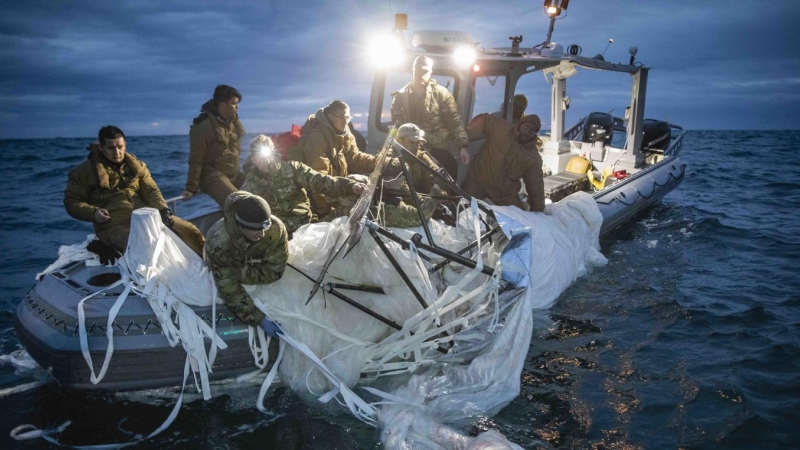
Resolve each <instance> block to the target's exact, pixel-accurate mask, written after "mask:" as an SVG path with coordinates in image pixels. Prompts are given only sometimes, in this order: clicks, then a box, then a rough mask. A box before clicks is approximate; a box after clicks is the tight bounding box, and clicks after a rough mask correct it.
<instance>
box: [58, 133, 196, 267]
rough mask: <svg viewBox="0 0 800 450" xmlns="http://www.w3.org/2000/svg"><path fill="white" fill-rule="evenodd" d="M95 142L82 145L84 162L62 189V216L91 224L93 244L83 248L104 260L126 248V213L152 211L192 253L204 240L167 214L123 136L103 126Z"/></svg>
mask: <svg viewBox="0 0 800 450" xmlns="http://www.w3.org/2000/svg"><path fill="white" fill-rule="evenodd" d="M97 139H98V141H99V143H93V144H92V145H90V146H89V147H88V150H89V157H88V160H86V161H84V162H82V163H81V164H79V165H77V166H76V167H75V168H73V169H72V170H71V171H70V172H69V177H68V181H67V189H66V190H65V191H64V207H65V208H66V210H67V213H68V214H69V215H70V216H72V217H74V218H76V219H78V220H83V221H86V222H92V223H93V224H94V232H95V234H96V235H97V238H98V239H99V241H95V242H92V243H90V244H89V247H88V248H89V250H90V251H94V252H95V253H97V254H98V255H100V256H101V260H103V262H104V263H105V262H109V261H110V260H113V259H116V257H118V256H120V255H121V254H122V253H123V252H124V251H125V249H126V247H127V246H128V235H129V234H130V232H131V213H132V212H133V210H134V209H139V208H144V207H150V208H155V209H158V210H159V212H160V213H161V221H162V222H163V223H164V225H166V226H167V227H169V228H170V229H172V231H174V232H175V233H176V234H177V235H178V236H179V237H180V238H181V239H183V241H184V242H185V243H186V244H187V245H188V246H189V247H190V248H191V249H192V250H194V252H195V253H197V254H198V255H202V254H203V243H204V242H205V239H204V238H203V234H202V233H200V230H198V229H197V227H195V226H194V225H192V224H191V223H189V222H187V221H185V220H182V219H181V218H179V217H178V216H173V215H172V212H171V211H170V209H169V208H168V207H167V202H165V201H164V197H163V196H162V195H161V191H160V190H159V189H158V186H157V185H156V182H155V180H153V177H152V176H151V175H150V171H149V170H148V169H147V165H146V164H145V163H144V162H142V161H140V160H139V159H137V158H136V157H135V156H134V155H132V154H130V153H128V152H127V145H126V143H125V134H124V133H123V132H122V130H120V129H119V128H117V127H115V126H113V125H109V126H105V127H103V128H101V129H100V131H99V132H98V133H97Z"/></svg>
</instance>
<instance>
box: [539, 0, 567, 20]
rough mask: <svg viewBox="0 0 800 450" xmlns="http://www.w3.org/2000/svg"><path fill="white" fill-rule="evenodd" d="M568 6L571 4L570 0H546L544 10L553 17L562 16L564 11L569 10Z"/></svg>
mask: <svg viewBox="0 0 800 450" xmlns="http://www.w3.org/2000/svg"><path fill="white" fill-rule="evenodd" d="M567 6H569V0H544V12H545V13H546V14H547V15H548V16H550V18H551V19H555V18H556V17H558V16H560V15H561V12H562V11H566V10H567Z"/></svg>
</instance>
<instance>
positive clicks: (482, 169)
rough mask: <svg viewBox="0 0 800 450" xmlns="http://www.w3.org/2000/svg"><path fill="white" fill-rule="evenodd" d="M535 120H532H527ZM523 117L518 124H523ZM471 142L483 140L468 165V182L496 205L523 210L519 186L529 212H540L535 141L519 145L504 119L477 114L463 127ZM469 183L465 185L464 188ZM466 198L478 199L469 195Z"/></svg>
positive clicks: (513, 129)
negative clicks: (511, 206)
mask: <svg viewBox="0 0 800 450" xmlns="http://www.w3.org/2000/svg"><path fill="white" fill-rule="evenodd" d="M527 117H531V118H532V117H536V116H527ZM527 117H525V118H522V119H521V120H520V122H519V123H524V122H525V121H526V120H528V119H527ZM467 134H468V135H469V139H470V140H471V141H475V140H479V139H486V142H484V144H483V147H481V150H480V152H479V153H478V154H477V155H476V156H475V158H474V159H473V160H472V162H471V164H470V165H469V177H470V178H471V179H472V180H470V181H475V182H477V184H478V185H479V186H480V187H481V188H482V189H483V190H484V191H485V193H486V194H487V196H488V197H489V199H490V200H491V201H492V202H494V203H495V204H497V205H513V206H517V207H519V208H521V209H525V208H524V205H523V204H522V201H521V200H520V198H519V192H520V190H521V189H522V183H521V182H520V180H523V181H524V182H525V190H526V192H527V194H528V204H529V206H530V210H531V211H544V178H543V176H542V157H541V156H540V155H539V151H538V148H537V147H536V140H534V141H533V142H531V143H529V144H525V145H523V144H520V143H519V141H518V140H517V132H516V127H512V126H511V125H509V124H508V123H507V122H506V121H505V120H504V119H502V118H497V117H493V116H491V115H489V114H481V115H479V116H477V117H475V118H474V119H473V120H472V122H471V123H470V124H469V127H467ZM468 185H469V183H465V186H468ZM467 193H468V194H470V195H473V196H478V197H480V195H476V194H475V193H473V192H469V191H468V192H467Z"/></svg>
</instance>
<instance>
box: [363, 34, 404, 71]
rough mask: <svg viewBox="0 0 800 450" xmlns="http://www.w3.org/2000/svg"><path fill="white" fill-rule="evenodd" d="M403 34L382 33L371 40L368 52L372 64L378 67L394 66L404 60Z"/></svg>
mask: <svg viewBox="0 0 800 450" xmlns="http://www.w3.org/2000/svg"><path fill="white" fill-rule="evenodd" d="M399 36H401V35H398V34H395V35H381V36H378V37H375V38H373V39H372V40H370V45H369V50H368V54H369V57H370V60H371V61H372V64H374V65H375V66H377V67H381V68H386V67H394V66H397V65H399V64H400V63H402V61H403V43H402V41H401V40H400V39H401V38H398V37H399Z"/></svg>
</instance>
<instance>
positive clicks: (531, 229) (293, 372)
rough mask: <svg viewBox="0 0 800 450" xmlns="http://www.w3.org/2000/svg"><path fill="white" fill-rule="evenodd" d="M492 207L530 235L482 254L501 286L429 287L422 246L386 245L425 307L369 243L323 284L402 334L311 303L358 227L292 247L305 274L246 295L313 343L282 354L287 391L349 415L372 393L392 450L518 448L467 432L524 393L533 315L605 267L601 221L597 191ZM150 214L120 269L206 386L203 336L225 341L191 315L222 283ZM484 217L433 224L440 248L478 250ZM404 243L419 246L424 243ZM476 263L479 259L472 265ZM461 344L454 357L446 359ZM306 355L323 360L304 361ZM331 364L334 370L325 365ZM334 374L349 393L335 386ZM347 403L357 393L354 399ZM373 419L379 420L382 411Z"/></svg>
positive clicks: (308, 232)
mask: <svg viewBox="0 0 800 450" xmlns="http://www.w3.org/2000/svg"><path fill="white" fill-rule="evenodd" d="M493 209H494V211H495V213H496V216H497V220H498V222H500V223H501V224H502V228H503V232H504V233H505V235H506V237H507V238H508V237H513V236H518V239H517V241H515V242H516V243H515V246H516V248H515V249H514V250H513V251H512V252H511V253H509V252H506V253H504V254H501V253H500V252H501V251H502V250H503V249H502V246H501V247H497V245H496V244H497V243H498V242H503V241H504V240H503V239H500V237H499V236H495V237H494V238H493V240H492V241H493V242H494V243H495V245H490V244H488V243H486V242H481V245H480V247H479V248H480V252H479V254H480V256H479V261H480V263H481V264H485V265H486V266H488V267H495V268H498V270H499V271H498V272H497V273H496V276H494V277H490V276H488V275H485V274H483V273H480V266H479V268H478V269H470V268H466V267H460V266H458V265H456V264H453V263H451V264H450V265H448V266H447V268H446V269H445V270H444V271H443V273H442V274H441V275H439V274H437V275H434V276H430V275H429V274H428V272H427V270H426V264H427V265H428V266H430V264H429V263H423V262H422V260H421V259H420V257H419V256H418V255H417V253H416V252H415V249H414V248H413V247H412V248H411V249H409V250H403V249H402V248H401V247H400V246H399V245H398V244H396V243H394V242H391V241H389V240H388V239H385V238H384V242H385V243H386V246H387V247H388V248H389V249H390V251H391V253H392V255H393V256H394V257H395V258H396V260H397V262H398V264H399V265H400V266H401V267H402V268H403V270H404V272H405V273H406V274H407V275H408V277H409V279H410V280H411V281H412V283H413V285H414V286H415V288H416V289H417V290H418V291H419V292H420V294H421V296H422V298H423V300H424V301H425V303H426V304H427V305H428V307H427V308H425V309H423V307H422V306H421V305H420V303H419V302H418V300H417V299H416V298H415V296H414V295H412V293H411V291H410V289H409V288H408V286H406V284H405V283H404V282H403V280H402V279H401V277H400V275H399V274H398V273H397V271H396V270H395V269H394V268H393V267H392V266H391V264H390V263H389V261H388V259H387V258H386V256H385V255H384V254H383V253H382V252H381V251H380V249H379V247H378V245H377V244H376V243H375V241H374V240H373V238H372V237H371V236H370V235H369V233H366V232H365V233H364V235H363V237H362V239H361V242H360V243H359V244H358V245H357V246H356V247H355V248H353V250H352V251H351V252H350V254H349V255H347V257H346V258H344V259H341V258H338V259H336V260H335V261H334V263H333V264H332V265H331V266H330V268H329V271H328V273H327V275H326V277H325V279H324V281H323V283H328V282H337V283H346V284H351V285H367V286H376V287H380V288H382V289H383V291H384V292H385V295H382V294H374V293H367V292H359V291H353V290H339V292H341V293H343V294H345V295H347V296H348V297H350V298H352V299H353V300H355V301H357V302H358V303H360V304H362V305H364V306H366V307H367V308H370V309H371V310H373V311H375V312H376V313H378V314H380V315H382V316H384V317H386V318H388V319H389V320H391V321H393V322H395V323H397V324H399V325H400V326H401V327H402V330H401V331H399V332H398V331H396V330H395V329H394V328H392V327H390V326H388V325H386V324H384V323H382V322H380V321H378V320H376V319H374V318H372V317H370V316H368V315H366V314H365V313H363V312H361V311H358V310H356V309H355V308H353V307H352V306H350V305H348V304H346V303H344V302H343V301H341V300H340V299H338V298H334V296H333V295H332V294H331V293H330V292H328V293H326V292H325V289H321V290H320V291H319V292H317V294H316V295H315V296H314V297H313V298H312V299H311V300H310V302H309V303H308V304H306V299H307V298H308V295H309V293H310V291H311V288H312V286H313V284H312V282H311V281H310V280H309V279H308V278H307V277H306V276H305V275H307V276H309V277H311V278H312V279H315V278H316V277H317V275H318V274H319V273H320V270H321V268H322V266H323V264H324V262H325V259H326V257H327V254H328V252H329V251H330V250H331V248H332V247H333V246H334V245H335V242H336V241H337V239H338V238H339V233H342V232H343V230H344V229H345V223H346V222H345V221H344V219H339V220H337V221H334V222H332V223H319V224H311V225H307V226H304V227H302V228H301V229H300V230H298V231H297V232H296V233H295V234H294V238H293V239H292V241H291V242H290V259H289V263H290V264H291V265H293V266H294V267H296V268H297V269H298V270H299V271H302V272H303V273H304V274H305V275H303V274H301V273H299V272H298V270H295V269H293V268H290V267H287V268H286V271H285V273H284V276H283V277H282V278H281V279H280V280H279V281H277V282H275V283H272V284H269V285H259V286H246V289H247V291H248V292H249V293H250V294H251V296H252V297H253V298H254V299H255V300H256V301H257V304H258V305H259V306H260V307H261V308H262V309H263V310H264V311H265V312H266V313H267V314H268V315H269V316H270V317H271V318H272V319H274V320H276V321H278V322H279V323H280V324H281V327H282V329H283V330H284V332H285V333H286V335H287V337H286V339H284V341H285V342H291V343H294V344H298V343H301V344H302V345H293V346H286V345H282V347H283V349H282V353H284V355H283V358H282V361H281V363H280V366H279V371H280V377H281V380H282V381H283V382H284V383H286V384H288V385H289V386H290V387H291V388H292V389H294V390H296V391H297V392H300V393H306V394H309V395H313V396H316V397H318V398H319V399H320V400H321V401H329V400H331V399H333V398H336V396H337V395H341V396H342V397H344V401H345V402H347V403H348V406H349V405H350V404H352V397H349V398H347V396H345V395H344V394H345V393H343V392H341V389H336V388H335V386H334V385H341V386H346V387H348V388H349V387H354V386H356V385H360V386H366V387H365V390H364V391H360V392H361V393H362V395H364V396H366V397H368V398H369V399H370V400H372V401H376V400H377V403H375V406H378V404H380V407H379V408H378V409H377V412H376V413H375V415H376V417H374V418H373V419H374V420H371V421H370V422H371V423H377V424H378V425H379V426H380V428H381V429H382V434H381V436H382V440H383V442H384V444H385V445H386V446H387V448H442V449H445V448H448V449H449V448H518V447H517V446H516V445H514V444H512V443H509V442H508V441H507V440H506V439H505V438H504V437H502V436H501V435H500V434H499V433H496V432H487V433H483V434H481V435H480V436H478V437H476V438H469V437H467V436H466V435H464V434H463V433H461V432H460V431H458V429H457V428H456V427H455V425H454V424H458V423H462V424H463V423H464V422H463V421H464V419H470V418H474V417H476V416H478V415H491V414H494V413H496V412H497V411H498V410H499V409H501V408H502V407H503V406H505V405H506V404H508V402H510V401H511V400H513V399H514V398H515V397H516V396H517V395H518V394H519V388H520V386H519V384H520V373H521V370H522V365H523V363H524V360H525V356H526V354H527V350H528V347H529V345H530V339H531V333H532V320H531V315H532V311H533V310H534V309H542V308H548V307H549V306H551V305H552V304H553V302H554V301H555V300H556V298H557V297H558V296H559V295H560V293H561V292H563V290H564V289H566V288H567V287H568V286H569V285H570V284H571V283H572V282H573V281H574V280H575V279H576V278H577V277H578V276H581V275H582V274H584V273H585V272H586V270H587V269H588V268H589V267H591V266H594V265H601V264H604V263H605V262H606V260H605V258H604V257H603V256H602V255H601V254H600V253H599V251H598V250H599V243H598V236H599V232H600V225H601V223H602V216H601V214H600V212H599V210H598V208H597V205H596V203H595V201H594V200H593V199H592V197H591V196H589V195H588V194H585V193H577V194H573V195H572V196H570V197H568V198H566V199H564V200H562V201H560V202H559V203H557V204H554V205H548V207H547V210H546V213H545V214H542V213H527V212H523V211H520V210H518V209H516V208H513V207H493ZM139 211H141V213H140V214H141V215H142V216H143V217H142V219H144V220H143V223H142V224H141V225H142V226H141V227H136V226H135V227H134V229H133V230H132V233H131V238H130V241H129V243H130V245H129V249H128V251H127V252H126V255H125V257H124V258H123V259H122V261H121V264H120V266H121V270H122V271H123V273H124V274H125V275H127V278H128V279H129V280H131V281H130V283H131V286H132V287H133V288H135V292H139V293H141V294H143V295H145V296H147V298H148V300H149V301H150V303H151V305H152V306H153V308H154V311H155V312H156V314H157V315H159V318H160V320H161V319H163V322H162V327H164V330H165V333H167V336H168V338H169V339H170V341H171V342H174V344H173V345H177V343H178V342H181V343H182V344H183V346H184V348H185V349H186V350H187V353H188V355H189V356H188V358H189V359H188V361H190V362H191V365H192V369H194V370H195V371H196V372H198V373H201V377H202V372H203V370H204V369H209V368H210V367H211V363H212V362H213V354H212V355H209V356H208V357H207V358H206V357H204V356H203V354H202V350H200V349H201V348H202V345H200V344H202V336H203V335H205V336H210V337H212V338H214V340H216V339H215V338H216V336H215V335H214V334H213V330H210V331H211V333H209V330H207V329H206V328H207V325H206V324H205V323H200V322H202V321H199V319H197V320H192V319H191V314H189V313H190V312H191V308H190V307H189V306H188V305H190V304H193V305H199V304H208V303H210V302H212V299H213V298H214V297H213V295H214V294H215V293H216V290H215V289H212V287H213V277H212V276H211V274H210V273H209V272H208V271H207V269H206V268H205V266H204V265H203V264H202V262H200V260H199V258H197V257H196V256H195V255H193V254H192V253H191V251H189V250H188V248H186V246H185V245H184V244H183V242H181V241H180V239H178V238H177V237H176V236H175V235H174V234H173V233H171V232H170V231H169V230H166V229H165V228H164V227H163V226H162V225H161V223H160V221H159V220H158V217H157V216H158V215H157V213H153V212H152V211H149V212H148V211H146V210H137V211H135V212H134V222H136V220H137V219H136V216H137V213H139ZM476 211H477V209H476V208H475V207H474V205H473V207H472V209H471V210H469V209H468V210H466V211H464V213H463V214H462V216H461V217H460V220H459V225H458V227H455V228H454V227H446V226H442V225H440V224H438V223H437V222H433V221H432V222H430V223H431V227H432V234H433V235H434V240H435V241H436V242H437V243H443V245H444V246H445V247H447V248H449V249H452V250H457V249H460V248H463V247H464V246H466V245H467V244H468V243H470V242H471V241H472V240H474V239H476V237H477V236H479V235H480V234H482V233H484V232H485V231H486V230H485V229H483V228H482V226H481V225H480V223H479V222H478V221H477V220H476V216H475V215H476ZM151 216H152V217H151ZM396 231H397V233H398V234H401V235H403V236H404V237H406V238H407V237H409V236H410V234H412V233H413V232H420V233H421V231H420V230H396ZM519 236H522V238H521V239H519ZM505 242H507V241H505ZM476 256H477V253H476V252H473V255H472V258H473V259H474V258H475V257H476ZM514 258H516V259H517V260H519V263H515V262H514ZM525 258H529V259H530V261H524V260H523V259H525ZM501 261H506V264H508V265H509V266H513V270H512V271H510V272H508V275H509V277H511V276H513V278H514V279H515V280H517V282H518V281H519V280H525V281H526V282H527V283H528V286H527V288H526V289H520V290H518V291H513V292H511V293H512V294H515V295H509V291H505V294H503V293H501V292H500V291H501V290H500V288H501V286H502V285H503V282H502V281H501V280H500V276H499V275H500V273H501V272H500V271H501V270H502V262H501ZM510 268H511V267H510ZM527 270H529V273H528V274H527V278H526V277H525V275H526V274H525V273H524V272H525V271H527ZM212 291H213V294H212ZM498 294H499V295H498ZM176 315H177V316H176ZM170 317H177V318H178V323H179V325H180V326H179V327H175V326H174V321H173V320H170ZM195 319H196V316H195ZM173 328H176V329H175V330H173ZM173 333H174V334H173ZM195 333H196V335H195V336H194V337H193V336H191V335H192V334H195ZM423 341H424V342H423ZM285 342H284V344H285ZM451 345H452V346H453V347H452V349H451V351H450V352H449V353H448V354H447V355H442V354H441V353H439V352H438V351H437V350H436V349H437V347H441V348H449V346H451ZM218 346H219V347H220V348H223V346H224V343H222V342H221V340H220V341H219V342H218ZM214 347H215V346H212V348H214ZM300 347H303V348H304V349H305V351H308V352H311V353H313V355H306V354H303V352H302V351H301V350H302V349H301V348H300ZM198 351H199V352H198ZM221 351H224V350H221ZM309 356H312V357H313V358H309ZM311 359H317V363H316V364H315V363H312V362H311ZM320 361H321V364H324V366H325V367H324V370H321V369H320V368H319V367H318V364H319V362H320ZM323 371H324V372H325V373H326V375H327V376H324V375H323V374H322V372H323ZM331 375H333V376H335V377H336V379H337V380H338V381H339V383H333V385H332V383H331V381H330V376H331ZM362 375H363V376H365V378H362ZM204 381H205V380H204ZM201 384H203V385H204V386H203V387H204V389H203V390H204V396H207V395H209V392H208V391H207V388H206V386H207V384H206V383H205V382H203V383H201ZM347 395H348V396H349V395H355V394H352V392H349V389H348V393H347ZM359 401H362V402H363V400H360V399H359ZM362 404H363V403H362ZM351 410H352V408H351ZM361 411H362V412H363V411H367V413H369V414H372V413H373V411H375V410H374V409H373V408H371V407H370V408H361ZM362 419H363V417H362Z"/></svg>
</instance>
